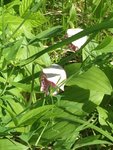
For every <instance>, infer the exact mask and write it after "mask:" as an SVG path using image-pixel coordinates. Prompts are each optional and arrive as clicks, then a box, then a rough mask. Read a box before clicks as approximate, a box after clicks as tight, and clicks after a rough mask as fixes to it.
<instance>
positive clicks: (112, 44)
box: [94, 36, 113, 54]
mask: <svg viewBox="0 0 113 150" xmlns="http://www.w3.org/2000/svg"><path fill="white" fill-rule="evenodd" d="M95 51H96V52H97V53H100V54H101V53H109V52H113V38H112V37H110V36H109V37H106V38H105V39H104V40H103V41H102V43H101V44H100V45H98V46H97V47H96V48H95V49H94V52H95Z"/></svg>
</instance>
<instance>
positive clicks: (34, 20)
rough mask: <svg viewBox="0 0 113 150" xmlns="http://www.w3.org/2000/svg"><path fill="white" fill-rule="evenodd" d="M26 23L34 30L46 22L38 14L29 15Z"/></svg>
mask: <svg viewBox="0 0 113 150" xmlns="http://www.w3.org/2000/svg"><path fill="white" fill-rule="evenodd" d="M26 22H28V23H30V24H31V27H33V28H36V27H38V26H40V25H42V24H44V23H46V22H47V20H46V18H45V16H44V15H43V14H42V13H41V12H40V11H38V12H36V13H31V15H30V16H29V18H28V19H27V20H26Z"/></svg>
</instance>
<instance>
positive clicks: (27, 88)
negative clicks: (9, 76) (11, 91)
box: [9, 81, 31, 92]
mask: <svg viewBox="0 0 113 150" xmlns="http://www.w3.org/2000/svg"><path fill="white" fill-rule="evenodd" d="M9 83H10V84H11V85H12V86H15V87H16V88H18V89H21V90H22V91H26V92H31V85H30V84H23V83H19V82H12V81H9Z"/></svg>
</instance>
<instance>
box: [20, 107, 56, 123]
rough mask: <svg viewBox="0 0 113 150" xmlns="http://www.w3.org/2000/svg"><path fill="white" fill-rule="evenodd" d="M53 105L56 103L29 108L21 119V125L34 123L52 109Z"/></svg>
mask: <svg viewBox="0 0 113 150" xmlns="http://www.w3.org/2000/svg"><path fill="white" fill-rule="evenodd" d="M53 107H54V105H47V106H41V107H39V108H35V109H32V110H29V111H28V112H26V113H25V114H24V115H23V116H22V117H21V118H20V119H19V125H29V124H33V123H34V121H36V120H37V119H38V118H40V117H42V116H43V115H44V114H46V113H48V111H50V110H51V109H52V108H53Z"/></svg>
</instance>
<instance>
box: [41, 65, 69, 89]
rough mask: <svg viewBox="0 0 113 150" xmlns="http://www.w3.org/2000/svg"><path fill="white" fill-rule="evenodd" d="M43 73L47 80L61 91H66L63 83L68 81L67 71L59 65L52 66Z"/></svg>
mask: <svg viewBox="0 0 113 150" xmlns="http://www.w3.org/2000/svg"><path fill="white" fill-rule="evenodd" d="M42 71H43V73H44V74H45V75H46V77H47V80H48V81H50V82H53V83H54V84H56V85H57V86H58V87H59V88H60V89H61V90H64V83H63V81H65V80H66V72H65V70H64V69H63V68H62V67H61V66H60V65H58V64H52V65H51V66H50V67H48V68H44V69H43V70H42Z"/></svg>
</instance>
